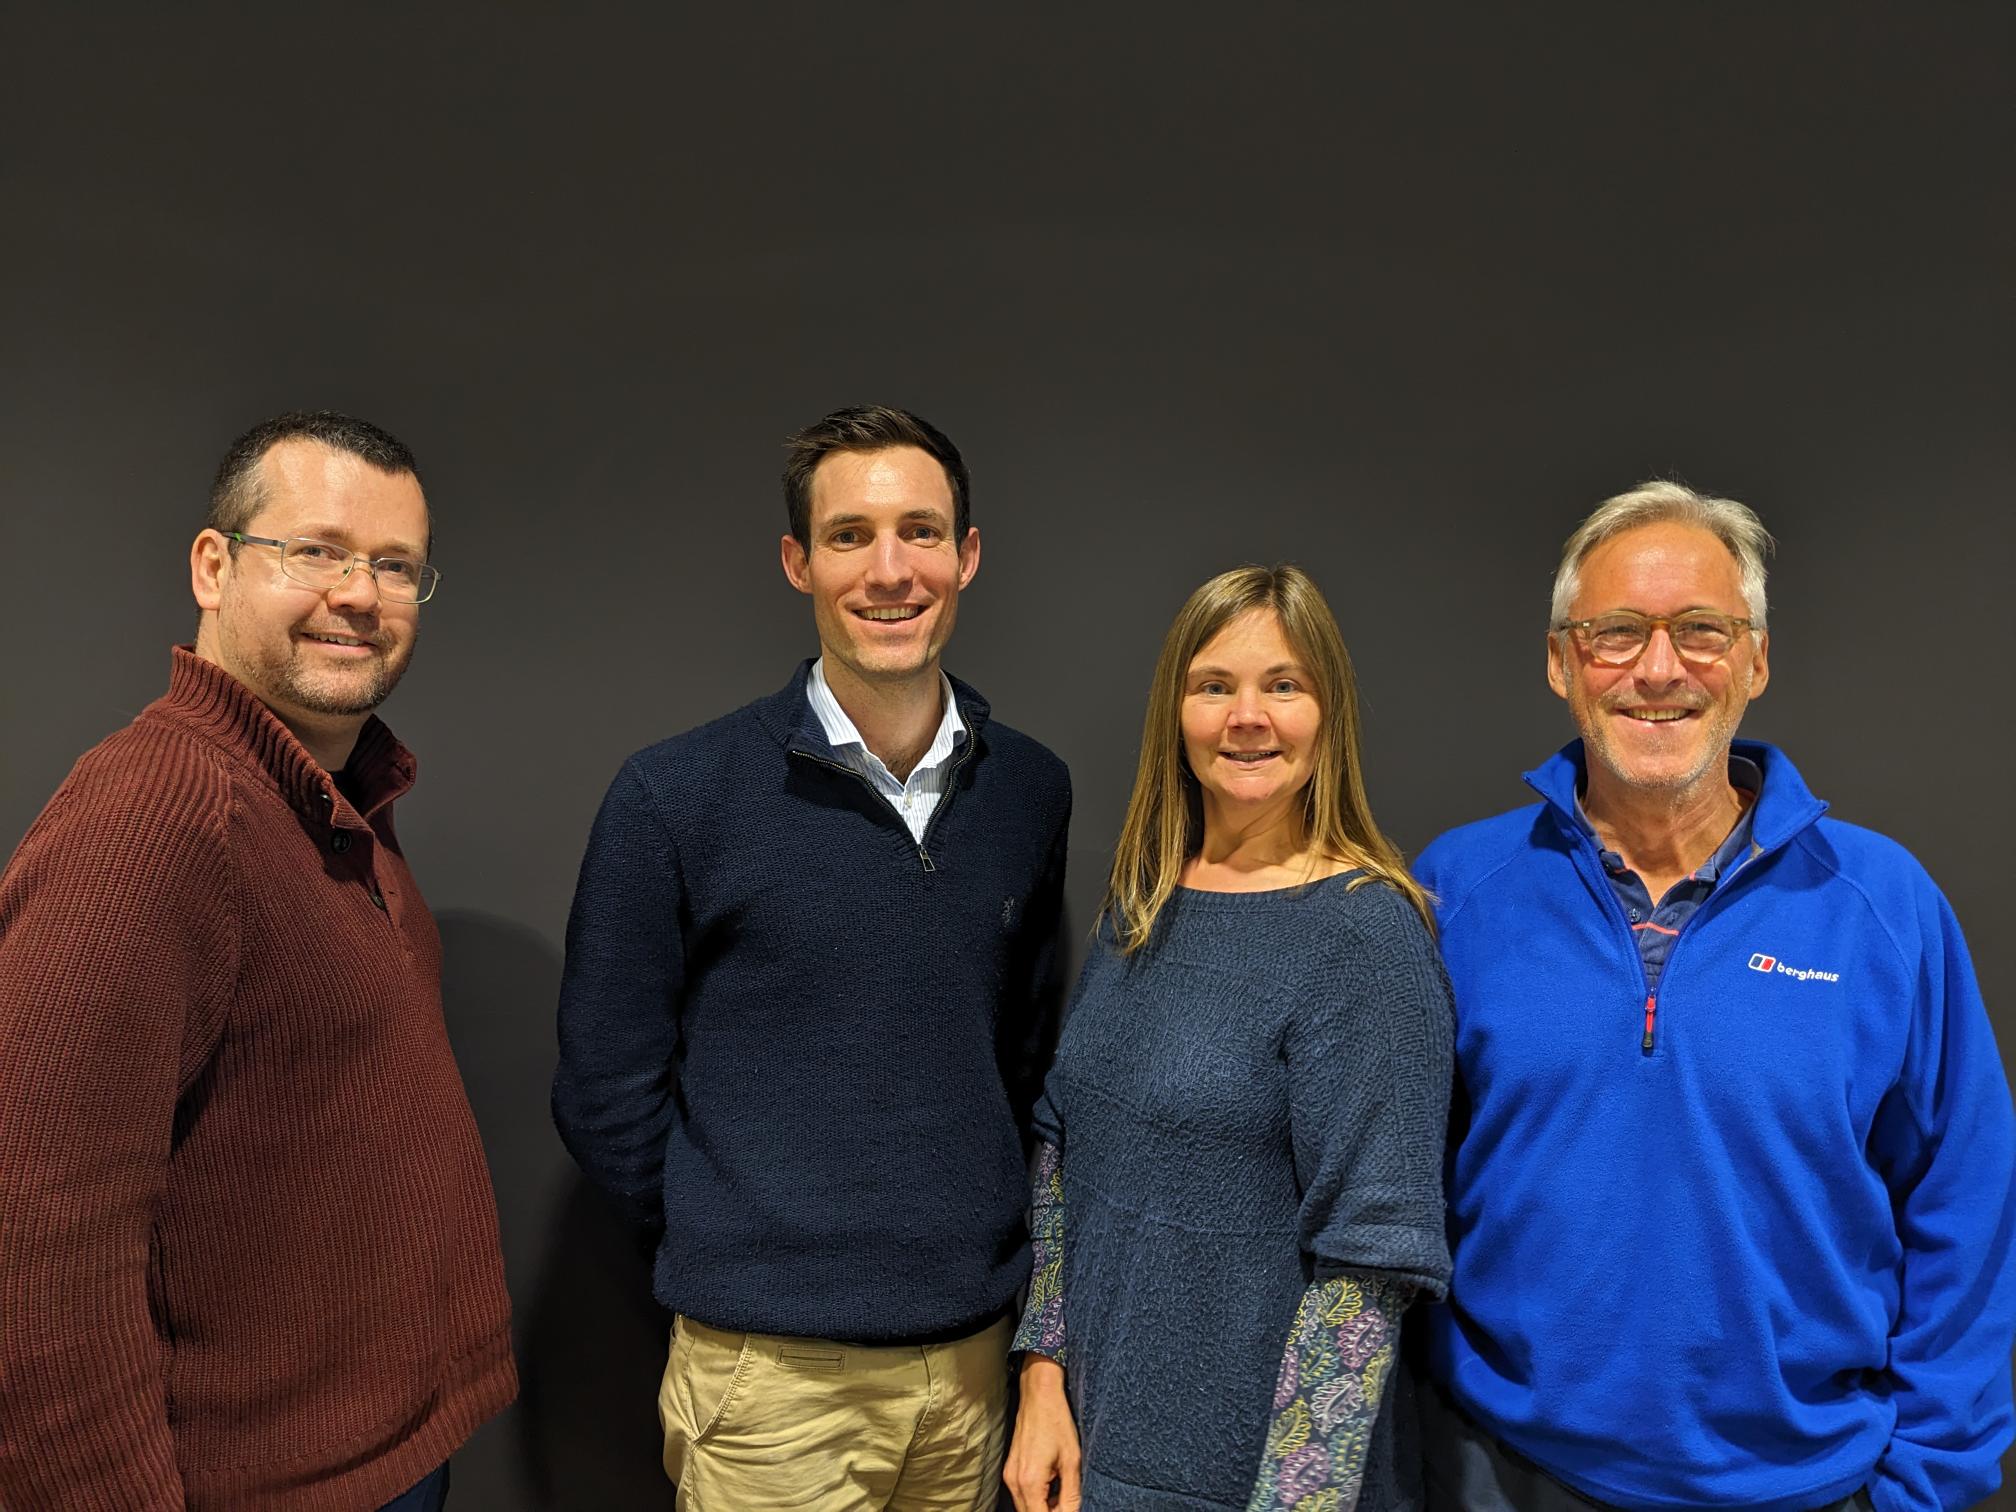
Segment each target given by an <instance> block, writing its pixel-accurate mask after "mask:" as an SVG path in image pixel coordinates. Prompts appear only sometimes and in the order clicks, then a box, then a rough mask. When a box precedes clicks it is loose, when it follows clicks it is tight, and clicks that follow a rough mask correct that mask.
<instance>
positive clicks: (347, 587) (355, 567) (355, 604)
mask: <svg viewBox="0 0 2016 1512" xmlns="http://www.w3.org/2000/svg"><path fill="white" fill-rule="evenodd" d="M323 597H324V598H326V599H327V600H328V601H329V604H330V607H332V608H336V609H356V610H358V611H360V612H362V613H366V614H369V613H375V612H376V611H377V608H378V573H377V570H376V569H375V568H374V567H372V565H371V564H370V563H369V562H366V561H361V560H360V561H357V562H355V563H353V564H351V567H350V573H349V576H347V577H345V578H343V579H342V580H341V581H340V582H336V583H332V584H331V585H330V586H329V588H328V589H327V590H326V591H325V592H324V594H323Z"/></svg>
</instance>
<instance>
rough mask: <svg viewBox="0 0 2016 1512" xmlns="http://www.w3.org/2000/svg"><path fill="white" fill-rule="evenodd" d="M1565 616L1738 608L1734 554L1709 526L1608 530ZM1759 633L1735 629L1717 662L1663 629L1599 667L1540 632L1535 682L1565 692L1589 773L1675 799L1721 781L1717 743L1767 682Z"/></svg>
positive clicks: (1721, 747)
mask: <svg viewBox="0 0 2016 1512" xmlns="http://www.w3.org/2000/svg"><path fill="white" fill-rule="evenodd" d="M1579 581H1580V586H1579V589H1578V591H1577V593H1576V596H1575V603H1574V605H1573V606H1572V607H1571V608H1570V611H1569V617H1570V618H1571V619H1578V620H1581V619H1589V618H1592V617H1593V616H1596V615H1599V614H1605V613H1608V612H1609V611H1611V610H1614V609H1631V610H1636V611H1637V612H1638V613H1640V614H1646V615H1655V616H1666V615H1675V614H1679V613H1681V612H1682V611H1684V610H1688V609H1711V610H1714V611H1715V612H1717V613H1720V614H1726V615H1731V616H1735V617H1738V618H1741V617H1743V616H1746V615H1748V614H1749V612H1750V606H1749V605H1748V604H1747V603H1746V602H1745V601H1744V598H1743V590H1742V584H1741V578H1740V576H1739V570H1738V567H1737V563H1736V558H1735V557H1734V556H1733V555H1731V554H1730V551H1729V548H1728V547H1726V546H1724V545H1723V544H1722V542H1721V541H1720V540H1718V539H1717V538H1716V537H1715V536H1714V535H1713V534H1711V533H1710V532H1708V531H1706V530H1703V529H1701V528H1700V527H1698V526H1694V525H1686V524H1682V523H1680V522H1678V521H1661V522H1659V523H1657V524H1652V525H1641V526H1638V527H1637V528H1636V529H1633V530H1627V531H1624V532H1622V533H1621V534H1619V535H1615V536H1612V537H1611V538H1610V539H1609V540H1607V541H1605V542H1603V543H1602V544H1601V545H1600V546H1598V547H1596V549H1595V550H1593V551H1591V552H1590V553H1589V555H1588V556H1586V557H1584V558H1583V559H1582V564H1581V569H1580V572H1579ZM1769 645H1770V639H1769V637H1768V636H1764V635H1758V634H1754V633H1752V632H1749V631H1745V632H1743V633H1742V634H1740V635H1738V636H1737V638H1736V643H1735V645H1733V646H1732V647H1731V648H1730V649H1729V651H1728V653H1727V654H1726V655H1725V656H1723V657H1722V658H1721V659H1720V660H1718V661H1713V662H1708V663H1700V662H1691V661H1687V660H1686V659H1684V658H1683V657H1681V655H1680V654H1679V653H1678V652H1677V651H1675V650H1674V648H1673V642H1672V640H1671V638H1670V637H1669V635H1668V634H1667V632H1666V630H1665V629H1664V628H1659V629H1655V630H1654V631H1653V633H1652V638H1651V640H1650V641H1649V642H1648V643H1647V645H1646V647H1645V650H1644V653H1643V654H1642V655H1640V656H1639V658H1638V660H1637V661H1636V662H1634V663H1632V665H1630V666H1628V667H1606V666H1604V665H1603V664H1602V663H1600V662H1598V661H1596V660H1595V659H1594V658H1593V657H1591V656H1590V655H1589V653H1588V651H1587V650H1586V649H1585V648H1584V647H1583V646H1582V645H1581V644H1580V643H1579V642H1578V641H1577V639H1576V638H1575V637H1574V636H1573V635H1570V634H1568V633H1566V632H1556V633H1554V634H1551V635H1549V636H1548V638H1547V682H1548V685H1549V686H1550V687H1552V688H1553V689H1554V691H1555V692H1556V693H1558V694H1560V695H1561V696H1562V697H1563V698H1565V699H1567V700H1568V707H1569V709H1570V710H1571V711H1572V712H1573V714H1574V716H1575V723H1576V726H1577V727H1578V728H1579V729H1580V730H1581V732H1582V739H1583V742H1584V744H1585V747H1586V749H1587V752H1588V757H1589V781H1590V783H1591V785H1592V786H1595V785H1597V784H1598V783H1607V782H1611V781H1614V782H1617V783H1620V784H1622V785H1623V786H1625V787H1627V788H1631V789H1636V790H1639V791H1641V792H1650V791H1659V792H1662V793H1665V794H1667V795H1668V796H1672V797H1676V798H1684V797H1685V796H1687V795H1688V794H1690V793H1692V792H1694V791H1695V790H1697V789H1699V788H1700V787H1701V785H1702V784H1705V783H1724V782H1726V781H1727V780H1728V779H1727V772H1728V764H1729V742H1730V741H1731V740H1732V739H1734V738H1735V735H1736V727H1737V726H1738V725H1739V724H1740V723H1741V722H1742V720H1743V711H1744V710H1745V709H1746V708H1748V707H1749V704H1750V700H1751V699H1753V698H1755V697H1756V696H1757V695H1758V694H1760V693H1762V692H1763V691H1764V685H1765V683H1766V682H1768V681H1769V680H1770V675H1771V674H1770V665H1769V662H1768V660H1767V653H1768V651H1769Z"/></svg>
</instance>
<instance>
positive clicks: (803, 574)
mask: <svg viewBox="0 0 2016 1512" xmlns="http://www.w3.org/2000/svg"><path fill="white" fill-rule="evenodd" d="M778 551H779V555H780V556H781V558H782V560H783V563H784V576H785V577H787V578H789V579H790V580H791V586H792V587H793V588H796V589H797V590H798V591H799V592H800V593H810V592H811V591H812V563H811V561H810V560H809V559H808V558H807V556H806V554H805V548H804V547H803V546H801V545H800V544H799V542H798V537H796V536H795V535H791V534H789V533H788V532H787V533H786V534H785V536H784V539H783V540H782V541H781V542H779V543H778Z"/></svg>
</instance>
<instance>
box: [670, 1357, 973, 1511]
mask: <svg viewBox="0 0 2016 1512" xmlns="http://www.w3.org/2000/svg"><path fill="white" fill-rule="evenodd" d="M1011 1336H1012V1330H1011V1326H1010V1322H1009V1320H1008V1319H1006V1318H1004V1319H1002V1320H1000V1321H999V1322H997V1323H995V1324H994V1325H993V1326H992V1327H991V1328H986V1329H983V1330H982V1331H981V1332H979V1333H977V1334H973V1335H971V1336H969V1337H967V1338H964V1339H958V1340H955V1341H953V1342H952V1343H950V1344H934V1345H927V1346H923V1347H921V1348H920V1347H910V1346H901V1345H898V1346H889V1347H876V1346H870V1345H861V1344H834V1343H829V1342H827V1341H826V1340H823V1339H793V1338H783V1337H779V1336H777V1335H774V1334H743V1333H726V1332H723V1331H722V1330H721V1329H718V1328H709V1327H708V1326H707V1325H706V1324H704V1323H696V1322H695V1321H693V1320H692V1319H691V1318H684V1317H682V1318H679V1319H678V1320H676V1321H675V1322H674V1324H673V1327H672V1349H671V1353H670V1355H669V1356H668V1358H667V1359H666V1362H665V1379H664V1380H663V1382H662V1383H661V1384H660V1385H659V1388H658V1420H659V1422H660V1423H662V1424H663V1425H664V1428H665V1473H666V1474H667V1475H669V1476H670V1477H671V1478H672V1479H673V1480H675V1481H677V1482H678V1484H679V1497H678V1507H679V1512H772V1509H784V1508H806V1509H810V1512H991V1509H992V1508H993V1506H994V1499H995V1496H996V1494H997V1493H998V1492H999V1490H1000V1487H1001V1460H1002V1455H1003V1453H1004V1452H1005V1449H1006V1434H1007V1415H1008V1343H1009V1339H1010V1338H1011Z"/></svg>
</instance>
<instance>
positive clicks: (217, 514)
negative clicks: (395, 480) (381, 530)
mask: <svg viewBox="0 0 2016 1512" xmlns="http://www.w3.org/2000/svg"><path fill="white" fill-rule="evenodd" d="M295 440H305V441H320V442H321V443H322V444H323V445H324V446H330V447H334V448H335V449H336V450H337V451H341V452H348V453H349V454H350V455H351V456H353V457H358V458H361V459H362V460H364V461H366V462H369V463H370V464H371V465H372V466H373V467H375V468H377V469H378V470H379V471H380V472H388V473H411V474H412V475H413V481H414V482H416V483H417V482H419V481H420V468H419V465H418V464H417V463H415V462H414V460H413V453H412V452H411V451H410V450H408V449H407V446H406V443H405V442H403V441H401V440H400V439H399V438H398V437H397V436H395V435H393V434H392V433H391V432H390V431H387V430H381V429H380V428H379V427H378V426H375V425H373V424H372V423H371V422H370V421H369V420H359V419H358V418H357V417H356V416H354V415H342V414H338V413H337V412H336V411H335V410H289V411H288V412H287V413H286V414H284V415H275V416H274V417H273V418H272V419H271V420H261V421H260V422H259V423H258V424H257V425H255V426H253V427H252V429H250V430H248V431H247V432H245V434H244V435H242V436H240V437H239V438H238V439H237V440H236V441H233V442H232V443H231V449H230V450H229V451H227V452H226V453H224V460H223V461H222V462H220V463H219V464H218V466H217V478H216V481H214V482H213V483H212V484H211V485H210V516H209V518H208V519H206V520H205V521H204V522H203V524H204V528H206V529H208V530H219V531H222V532H223V533H224V534H225V535H229V534H230V533H231V532H232V531H234V530H243V529H244V528H245V527H246V526H247V525H249V524H251V523H252V518H253V516H254V515H256V514H258V513H259V510H260V508H261V507H262V506H263V505H264V504H265V502H266V496H265V489H264V487H263V480H262V479H261V478H260V476H259V463H260V460H261V459H262V458H264V457H265V455H266V453H268V452H269V451H271V450H272V449H273V448H274V447H276V446H278V445H279V444H280V443H281V442H282V441H295Z"/></svg>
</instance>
